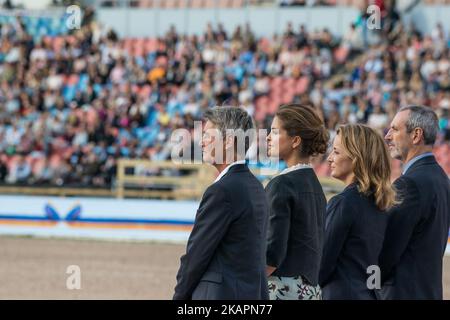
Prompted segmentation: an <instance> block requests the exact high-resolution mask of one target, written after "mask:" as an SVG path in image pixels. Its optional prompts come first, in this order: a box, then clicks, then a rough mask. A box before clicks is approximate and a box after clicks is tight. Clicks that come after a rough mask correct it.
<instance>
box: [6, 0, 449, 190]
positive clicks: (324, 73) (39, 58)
mask: <svg viewBox="0 0 450 320" xmlns="http://www.w3.org/2000/svg"><path fill="white" fill-rule="evenodd" d="M181 2H182V1H173V3H177V4H180V3H181ZM200 2H201V3H202V6H203V5H204V6H207V2H208V1H203V2H202V1H199V3H200ZM225 2H226V1H225ZM232 2H233V3H235V1H228V2H227V3H232ZM241 2H242V1H241ZM241 2H239V3H241ZM257 2H258V1H255V2H253V4H255V5H263V4H261V3H259V2H258V3H257ZM265 2H267V1H265ZM149 3H150V2H149ZM155 3H156V2H155ZM164 3H165V5H168V4H169V3H172V2H171V1H164ZM221 3H222V2H221ZM236 3H237V2H236ZM191 4H193V3H191ZM264 5H267V3H265V4H264ZM91 16H93V13H92V14H89V15H88V17H89V19H85V21H84V22H85V23H84V25H83V27H82V28H81V30H78V31H75V32H70V30H68V29H67V26H66V24H65V23H64V17H59V18H51V17H50V18H49V17H28V16H24V17H14V16H0V23H1V25H2V29H1V32H2V42H1V48H2V50H1V54H0V62H1V66H0V69H1V71H2V72H1V76H0V78H1V82H2V86H1V91H0V92H1V94H0V98H1V104H2V106H3V108H2V112H1V118H0V122H1V124H2V126H1V128H0V149H1V150H2V153H1V157H0V158H1V160H0V161H1V164H0V173H1V176H2V181H3V183H5V184H19V185H24V184H25V185H48V186H51V185H55V186H81V187H86V186H90V187H99V188H111V187H113V186H114V182H115V178H116V172H117V170H116V161H117V159H118V158H120V157H125V158H131V159H142V158H144V159H150V160H170V159H169V157H170V145H169V144H168V141H169V138H170V133H171V132H172V131H173V130H174V129H176V128H179V127H186V128H191V129H192V128H193V127H192V126H193V121H195V120H199V119H201V114H202V110H204V109H205V108H208V107H209V106H212V105H217V104H221V103H223V102H224V101H227V103H229V104H234V105H241V106H243V107H244V108H246V109H247V110H248V111H249V112H250V113H251V114H253V115H254V117H255V120H256V121H257V123H258V126H259V127H267V124H268V123H270V119H271V116H272V115H273V114H274V112H275V111H276V110H277V108H278V106H279V105H280V104H283V103H288V102H300V103H304V104H309V105H312V106H314V107H315V108H316V109H317V110H318V111H319V112H320V113H321V114H322V115H323V117H324V119H325V122H326V124H327V127H328V129H329V130H330V131H331V132H333V131H334V130H335V128H336V126H337V125H339V124H340V123H346V122H360V123H368V124H370V125H373V126H375V127H376V128H377V129H378V130H379V131H380V133H384V132H386V128H387V126H388V125H389V122H390V119H392V116H393V114H394V113H395V110H396V109H397V108H398V107H399V106H400V105H405V104H412V103H417V104H426V105H431V106H432V107H433V108H435V109H436V111H437V112H438V114H439V115H440V116H441V119H440V123H441V133H440V139H439V142H438V144H437V145H436V149H435V150H436V156H437V158H438V161H439V162H440V163H441V165H442V166H443V167H444V168H445V170H446V172H447V173H449V174H450V153H449V148H450V146H449V140H450V129H449V120H448V108H449V101H450V100H449V99H450V96H449V75H448V73H449V70H450V69H449V68H450V67H449V49H448V41H449V40H448V39H449V38H448V33H446V30H443V27H442V25H437V26H435V28H434V30H433V31H432V32H431V34H423V33H421V32H420V31H418V30H416V29H414V26H405V25H403V24H402V23H401V22H400V21H397V20H398V19H396V20H393V22H392V23H395V24H396V25H395V28H392V30H387V29H386V30H381V32H380V35H379V38H380V39H379V40H378V41H377V42H376V43H370V42H369V40H368V39H366V38H365V36H364V34H363V33H362V32H361V30H360V29H361V22H360V25H359V26H358V24H357V22H355V25H353V26H352V28H350V29H349V30H347V32H346V33H345V34H344V35H343V36H338V35H336V34H332V32H331V31H330V30H328V29H326V28H324V29H322V30H314V31H312V30H308V28H307V26H304V25H295V24H293V23H289V24H288V25H287V26H285V28H284V30H283V33H282V34H281V35H278V36H277V35H266V36H263V37H258V36H256V35H255V33H254V32H253V30H252V29H251V25H249V24H247V25H246V26H238V27H236V29H235V30H234V31H233V32H232V33H228V32H226V31H225V30H224V28H223V25H221V24H219V25H218V26H217V27H213V26H212V25H211V24H208V25H207V26H205V29H204V33H203V34H201V35H184V34H182V33H180V32H179V31H177V30H176V29H175V28H174V27H172V28H171V29H170V30H169V31H167V33H166V34H165V35H164V36H162V37H157V38H148V37H147V38H136V37H119V36H118V35H117V34H116V33H115V32H114V30H110V31H109V32H107V30H104V29H102V27H101V26H100V25H99V24H97V23H96V22H95V20H94V18H91ZM386 19H387V20H386V21H388V20H389V17H387V18H386ZM403 31H408V32H403ZM394 166H395V169H396V170H394V172H395V175H398V173H399V170H400V168H399V164H398V163H397V162H394ZM317 170H318V172H319V173H320V174H321V175H325V176H326V175H327V174H328V167H327V165H326V164H324V163H317Z"/></svg>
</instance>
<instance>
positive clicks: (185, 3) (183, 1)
mask: <svg viewBox="0 0 450 320" xmlns="http://www.w3.org/2000/svg"><path fill="white" fill-rule="evenodd" d="M187 7H189V0H179V3H178V8H180V9H184V8H187Z"/></svg>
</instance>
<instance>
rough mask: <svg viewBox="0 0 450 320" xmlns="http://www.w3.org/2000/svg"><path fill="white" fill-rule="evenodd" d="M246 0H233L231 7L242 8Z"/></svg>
mask: <svg viewBox="0 0 450 320" xmlns="http://www.w3.org/2000/svg"><path fill="white" fill-rule="evenodd" d="M244 3H245V2H244V0H231V3H230V7H231V8H242V7H244Z"/></svg>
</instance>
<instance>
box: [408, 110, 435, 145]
mask: <svg viewBox="0 0 450 320" xmlns="http://www.w3.org/2000/svg"><path fill="white" fill-rule="evenodd" d="M408 110H409V118H408V120H407V121H406V131H407V132H408V133H410V132H412V131H413V130H414V129H415V128H421V129H422V131H423V138H424V140H425V144H426V145H433V144H434V142H435V141H436V136H437V133H438V130H439V120H438V117H437V115H436V113H435V112H434V111H433V110H432V109H431V108H429V107H425V106H406V107H403V108H401V109H400V110H399V112H400V111H408Z"/></svg>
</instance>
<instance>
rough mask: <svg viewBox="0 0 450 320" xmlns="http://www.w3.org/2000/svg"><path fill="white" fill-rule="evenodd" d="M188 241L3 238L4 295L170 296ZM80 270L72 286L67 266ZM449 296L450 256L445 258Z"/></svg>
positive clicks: (0, 275)
mask: <svg viewBox="0 0 450 320" xmlns="http://www.w3.org/2000/svg"><path fill="white" fill-rule="evenodd" d="M184 250H185V246H184V245H175V244H159V243H132V242H102V241H88V240H65V239H37V238H14V237H0V284H1V285H0V299H170V298H171V297H172V293H173V287H174V286H175V276H176V272H177V271H178V267H179V261H180V256H181V255H182V254H183V253H184ZM70 265H78V266H79V267H80V269H81V289H80V290H68V289H67V288H66V280H67V278H68V277H69V276H70V275H69V274H66V270H67V267H68V266H70ZM444 297H445V298H446V299H450V257H446V258H445V260H444Z"/></svg>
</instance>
